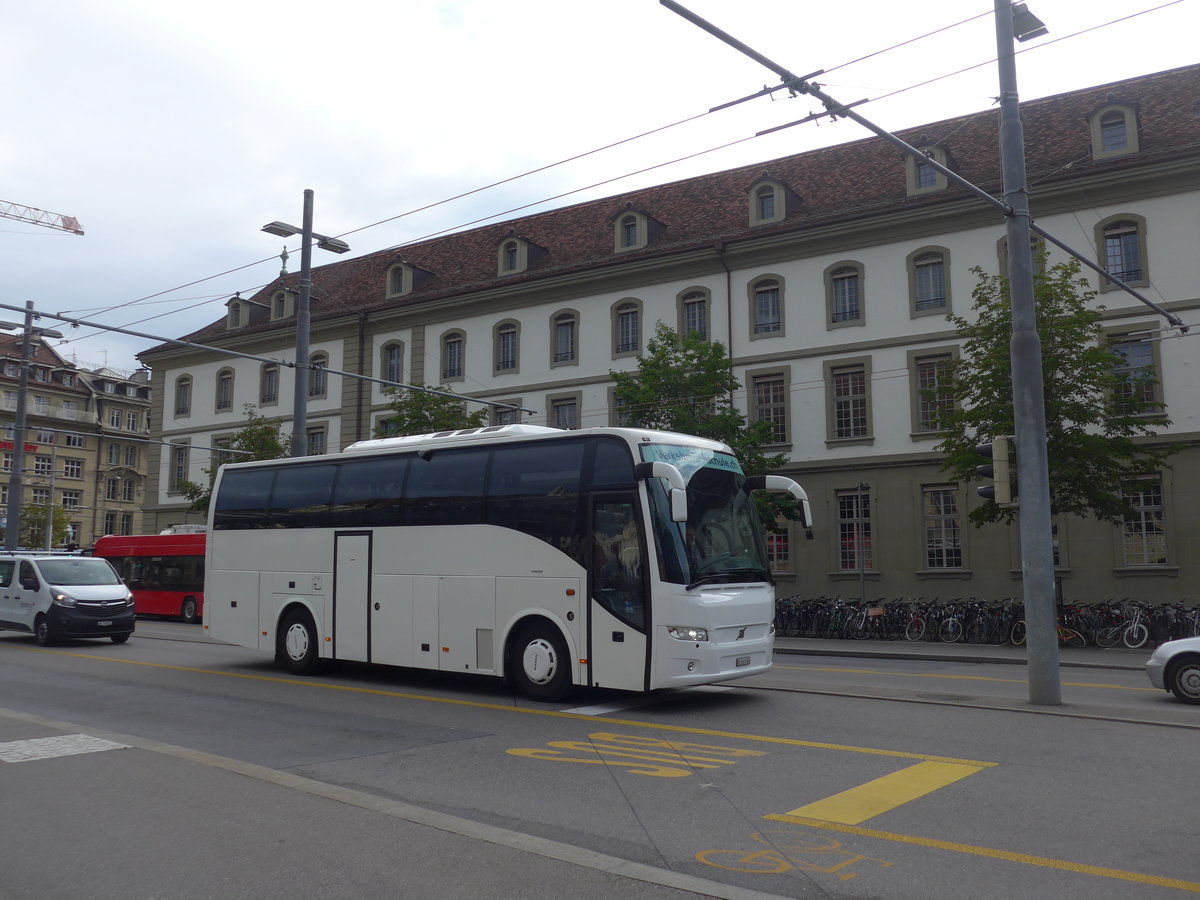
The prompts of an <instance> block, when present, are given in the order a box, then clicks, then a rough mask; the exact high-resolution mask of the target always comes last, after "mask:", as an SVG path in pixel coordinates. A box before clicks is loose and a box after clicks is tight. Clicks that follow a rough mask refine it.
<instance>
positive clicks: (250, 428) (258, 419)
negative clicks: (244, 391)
mask: <svg viewBox="0 0 1200 900" xmlns="http://www.w3.org/2000/svg"><path fill="white" fill-rule="evenodd" d="M244 409H245V414H246V425H244V426H243V427H242V428H241V429H240V430H239V431H237V432H236V433H235V434H234V435H233V436H232V437H231V438H230V439H229V440H228V441H225V442H223V443H222V450H228V451H239V452H228V453H223V452H222V450H215V451H213V459H214V462H215V464H214V465H213V466H212V468H208V469H204V470H203V471H204V473H205V474H206V475H207V476H208V483H207V484H200V483H197V482H195V481H187V480H181V481H180V482H179V492H180V493H181V494H183V497H184V499H185V500H187V501H188V502H190V503H191V507H190V509H192V510H193V511H195V512H207V511H208V503H209V501H210V500H211V499H212V488H213V481H214V480H215V479H216V477H217V469H218V468H219V467H220V464H221V463H226V462H248V461H251V460H258V459H283V458H284V457H287V456H290V455H291V452H292V437H291V436H290V435H285V434H284V433H283V432H282V430H281V426H282V424H283V420H282V419H269V418H267V417H266V416H263V415H261V414H260V413H259V412H258V411H257V410H256V409H255V407H254V404H253V403H247V404H246V405H245V407H244Z"/></svg>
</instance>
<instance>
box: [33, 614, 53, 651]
mask: <svg viewBox="0 0 1200 900" xmlns="http://www.w3.org/2000/svg"><path fill="white" fill-rule="evenodd" d="M33 639H34V640H35V641H37V645H38V646H39V647H49V646H50V645H51V644H52V643H54V637H53V635H51V634H50V620H49V619H47V618H46V617H45V616H44V615H39V616H38V617H37V621H35V622H34V623H33Z"/></svg>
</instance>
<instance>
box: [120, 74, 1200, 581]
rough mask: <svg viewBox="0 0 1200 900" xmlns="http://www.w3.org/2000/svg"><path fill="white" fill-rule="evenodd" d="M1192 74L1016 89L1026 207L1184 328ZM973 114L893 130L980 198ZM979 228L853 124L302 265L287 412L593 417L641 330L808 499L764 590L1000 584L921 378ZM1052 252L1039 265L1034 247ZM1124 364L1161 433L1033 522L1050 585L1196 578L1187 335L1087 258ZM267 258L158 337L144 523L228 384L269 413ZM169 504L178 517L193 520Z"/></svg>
mask: <svg viewBox="0 0 1200 900" xmlns="http://www.w3.org/2000/svg"><path fill="white" fill-rule="evenodd" d="M1198 101H1200V66H1191V67H1185V68H1182V69H1176V70H1172V71H1169V72H1162V73H1158V74H1154V75H1147V76H1145V77H1141V78H1135V79H1131V80H1128V81H1123V82H1119V83H1114V84H1108V85H1101V86H1097V87H1094V88H1090V89H1087V90H1081V91H1076V92H1072V93H1069V94H1063V95H1059V96H1054V97H1048V98H1044V99H1040V100H1032V101H1029V102H1026V103H1024V104H1023V105H1022V119H1023V123H1024V129H1025V138H1026V144H1027V156H1028V163H1027V165H1028V172H1029V182H1030V193H1031V205H1032V210H1033V213H1034V215H1035V217H1036V219H1037V221H1038V222H1039V224H1040V225H1041V226H1043V227H1045V228H1047V229H1049V230H1050V231H1051V232H1052V233H1054V234H1055V235H1057V236H1058V237H1059V238H1060V239H1061V240H1063V241H1065V242H1066V243H1068V244H1070V245H1072V246H1074V247H1076V248H1078V249H1080V250H1081V251H1084V252H1086V253H1088V254H1089V255H1090V256H1091V257H1092V258H1093V259H1097V260H1098V261H1099V262H1100V263H1101V264H1102V265H1104V266H1106V267H1107V268H1108V270H1109V271H1111V272H1114V273H1118V272H1119V273H1120V276H1121V277H1122V278H1123V279H1124V280H1126V281H1127V282H1129V283H1131V284H1132V285H1134V286H1135V287H1137V288H1139V289H1140V290H1142V291H1143V292H1145V293H1146V294H1148V295H1149V296H1152V297H1153V298H1154V299H1155V300H1156V301H1157V302H1158V303H1159V304H1160V305H1161V306H1163V307H1165V308H1167V309H1169V310H1171V311H1172V312H1173V313H1175V314H1176V315H1178V316H1180V317H1182V318H1183V319H1184V320H1185V321H1190V322H1193V323H1197V322H1200V316H1198V315H1197V310H1198V309H1200V277H1198V276H1200V213H1198V210H1200V116H1198V115H1197V102H1198ZM998 115H999V114H998V112H997V111H996V110H988V111H983V112H980V113H977V114H973V115H968V116H962V117H959V118H956V119H951V120H947V121H940V122H933V123H930V124H926V125H921V126H919V127H916V128H912V129H908V130H906V131H904V132H902V133H901V137H903V138H904V139H905V140H907V141H908V142H909V143H911V144H913V145H915V146H917V147H919V148H920V149H922V150H923V151H925V152H926V153H927V154H928V155H929V156H930V157H932V158H933V159H935V160H937V161H939V162H941V163H943V164H944V165H946V166H948V167H949V168H951V169H952V170H954V171H956V172H958V173H959V174H961V175H962V176H963V177H965V178H967V179H968V180H970V181H971V182H972V183H974V184H976V185H978V186H980V187H981V188H983V189H984V190H987V191H989V192H991V193H993V194H999V193H1000V180H1001V179H1000V159H999V149H998V145H999V140H998ZM1004 235H1005V223H1004V221H1003V220H1002V218H1001V217H1000V216H999V214H998V213H997V212H996V211H995V210H994V209H993V208H991V207H989V206H988V205H987V204H985V203H983V202H981V201H980V200H979V199H978V198H976V197H973V196H972V195H970V194H969V193H968V192H967V191H965V190H964V189H962V188H960V187H958V186H956V185H955V184H953V183H948V181H947V179H946V178H945V177H944V176H943V175H941V174H940V173H939V172H938V171H937V170H936V169H934V168H932V167H930V166H927V165H924V164H920V163H918V162H917V161H914V160H913V159H912V158H909V157H906V156H905V155H903V154H902V153H901V152H899V151H898V150H897V149H896V148H895V147H894V146H893V145H891V144H889V143H887V142H885V141H883V140H880V139H878V138H874V137H872V138H867V139H864V140H858V141H854V142H851V143H847V144H842V145H839V146H835V147H830V148H827V149H822V150H815V151H811V152H807V153H801V154H798V155H795V156H790V157H785V158H781V159H773V160H769V161H765V162H763V163H761V164H757V165H753V166H745V167H741V168H738V169H732V170H728V171H723V172H716V173H712V174H710V175H704V176H700V177H695V178H689V179H686V180H684V181H679V182H674V183H670V184H663V185H659V186H656V187H649V188H645V189H642V190H635V191H631V192H629V193H626V194H621V195H618V196H613V197H608V198H605V199H603V200H596V201H591V202H587V203H581V204H577V205H574V206H569V207H565V208H562V209H558V210H553V211H551V212H546V213H539V214H536V215H531V216H528V217H525V218H521V219H515V220H512V221H508V222H504V223H502V224H498V225H491V226H486V227H481V228H476V229H473V230H470V231H465V232H461V233H458V234H452V235H448V236H445V237H439V238H434V239H431V240H427V241H422V242H419V243H415V244H411V245H406V246H403V247H399V248H393V249H388V250H383V251H379V252H374V253H369V254H366V255H364V256H360V257H358V258H355V259H348V260H342V261H338V262H335V263H332V264H330V265H323V266H319V267H317V268H316V269H315V270H314V285H313V303H312V332H311V356H310V360H309V362H310V363H311V364H312V365H314V366H318V367H321V368H325V369H329V370H331V371H330V372H323V371H321V370H320V368H319V369H317V370H314V378H313V380H312V384H311V386H310V391H309V393H310V400H309V406H308V422H307V428H306V432H305V433H304V434H303V435H297V439H300V440H303V441H305V442H306V445H307V447H308V448H309V450H310V452H312V453H335V452H337V451H338V449H340V448H341V447H344V446H346V445H347V444H349V443H350V442H352V441H355V440H359V439H362V438H366V437H370V436H373V433H374V430H375V428H376V425H377V423H378V422H379V421H380V420H381V419H382V418H383V417H385V416H386V413H387V407H386V398H385V396H384V394H383V393H382V389H381V387H380V386H379V385H378V384H376V383H372V382H366V381H361V380H357V379H352V378H344V377H340V376H338V375H336V374H333V371H332V370H340V371H346V372H353V373H361V374H364V375H370V376H373V377H377V378H383V379H389V380H393V381H405V382H407V381H424V382H427V383H433V384H438V383H441V384H447V385H449V386H450V387H451V388H452V389H453V390H456V391H459V392H462V393H464V394H468V395H471V396H474V397H479V398H485V399H489V400H499V401H507V402H511V403H513V404H516V405H519V406H522V407H525V408H528V409H532V410H535V411H536V412H534V413H532V414H524V415H522V416H521V420H522V421H525V422H531V423H536V424H549V425H556V426H560V427H564V428H576V427H587V426H589V425H603V424H612V423H616V422H618V421H619V411H618V410H616V409H615V408H614V404H613V402H612V397H611V388H612V379H611V376H610V374H609V373H610V371H611V370H623V369H630V368H632V367H634V366H635V365H636V363H637V360H638V357H639V354H641V353H642V352H643V351H644V349H645V347H646V340H647V337H648V335H650V334H652V333H653V329H654V326H655V323H656V322H658V321H662V322H665V323H667V324H668V325H671V326H672V327H674V328H676V329H678V330H689V331H698V332H699V333H700V334H702V335H703V336H704V337H705V338H707V339H708V340H713V341H720V342H722V343H723V344H724V345H725V346H726V347H727V348H728V351H729V353H730V355H731V357H732V359H733V361H734V366H735V372H736V374H737V376H738V378H739V379H740V381H741V383H742V384H743V386H744V390H743V391H742V392H741V393H740V394H739V395H738V396H737V397H736V398H735V399H736V401H737V402H738V403H739V405H740V406H741V408H742V409H743V410H745V411H746V412H747V413H748V414H749V415H750V416H752V417H755V418H760V419H768V420H770V421H771V422H772V423H773V425H774V426H775V436H776V443H775V445H774V446H773V447H772V448H771V449H772V450H774V451H777V452H781V453H784V454H786V455H787V457H788V460H789V462H788V465H787V467H786V469H785V471H786V472H787V473H788V474H791V475H792V476H794V477H795V478H797V479H798V480H800V481H801V482H802V483H803V484H804V485H805V487H806V488H807V490H808V493H809V495H810V497H811V498H812V499H813V502H814V507H815V510H816V513H817V517H818V519H817V528H816V530H815V540H813V541H811V542H807V541H804V540H803V539H802V535H800V534H797V533H792V534H789V535H786V536H784V537H783V538H782V539H779V540H776V541H774V542H773V544H772V553H773V555H774V566H775V568H776V571H777V576H778V580H779V591H780V592H781V593H785V594H786V593H792V592H800V593H806V594H843V595H857V593H858V590H859V584H858V582H859V579H863V580H865V581H867V582H868V585H867V588H866V590H867V592H868V594H869V595H871V596H880V595H886V596H900V595H904V596H918V595H925V596H935V595H939V596H943V597H946V596H963V595H975V596H981V597H1002V596H1010V595H1014V594H1018V593H1019V592H1020V587H1021V585H1020V578H1019V572H1020V561H1019V559H1018V556H1017V546H1018V545H1017V541H1016V539H1015V529H1009V528H1006V527H1003V526H988V527H985V528H983V529H980V530H977V529H975V528H973V527H972V526H971V525H970V524H969V523H968V522H967V520H966V514H967V512H968V511H969V510H970V509H971V508H972V506H973V505H974V504H976V503H978V502H980V501H979V499H978V498H977V496H976V494H975V491H974V489H973V486H971V485H967V484H961V483H955V482H953V481H950V480H949V479H948V478H947V476H946V475H945V473H943V472H942V471H941V469H940V466H939V462H940V460H939V456H938V454H937V452H936V451H935V450H934V447H935V445H936V443H937V440H938V433H937V431H936V428H935V422H936V417H935V410H934V409H931V408H930V406H929V402H930V401H928V400H927V399H925V397H924V395H923V394H922V392H921V387H922V385H923V384H927V383H929V380H930V379H931V378H936V373H937V372H938V369H939V366H942V365H944V362H945V360H947V359H949V358H952V357H953V356H954V355H955V354H957V353H958V352H959V339H958V337H957V335H956V333H955V331H954V330H953V329H952V328H951V327H950V326H949V324H948V323H947V320H946V316H947V314H948V313H952V312H953V313H956V314H962V315H969V314H970V307H971V292H972V288H973V286H974V283H975V276H974V275H973V274H972V271H971V270H972V268H973V267H981V268H983V269H984V270H985V271H988V272H993V273H995V272H998V271H1001V269H1002V265H1003V264H1002V259H1003V254H1004ZM1050 258H1051V261H1058V260H1061V259H1063V258H1064V256H1063V254H1062V253H1061V252H1060V251H1058V250H1057V249H1056V248H1053V247H1051V248H1050ZM1089 277H1090V279H1091V282H1092V284H1093V285H1094V286H1095V287H1096V288H1097V290H1098V291H1099V294H1098V297H1099V301H1100V302H1102V303H1103V305H1104V307H1105V308H1104V312H1103V316H1104V325H1105V327H1106V328H1107V329H1108V331H1109V332H1110V334H1111V335H1112V336H1113V338H1114V340H1116V341H1117V343H1118V345H1119V346H1120V349H1121V350H1122V352H1123V354H1124V357H1125V359H1126V360H1127V361H1128V363H1129V366H1130V367H1131V369H1136V370H1146V371H1153V373H1154V374H1155V375H1156V376H1157V378H1158V387H1157V391H1158V397H1159V398H1160V399H1161V400H1163V401H1164V402H1165V403H1166V407H1167V411H1168V413H1169V415H1170V416H1171V419H1172V422H1173V424H1172V425H1171V426H1169V427H1167V428H1164V429H1162V430H1161V432H1160V435H1159V438H1158V439H1157V440H1160V441H1162V442H1171V443H1177V444H1181V445H1183V446H1184V447H1185V449H1184V450H1183V451H1182V452H1180V453H1178V454H1177V455H1176V456H1175V457H1174V462H1173V467H1172V468H1171V469H1164V470H1163V471H1162V472H1161V473H1160V474H1159V476H1158V477H1156V478H1153V479H1150V480H1147V481H1144V482H1140V483H1138V484H1131V485H1129V497H1130V499H1131V501H1132V502H1133V505H1134V514H1132V515H1131V516H1130V517H1129V518H1128V520H1127V521H1126V522H1124V523H1123V524H1121V525H1112V524H1108V523H1098V522H1096V521H1093V520H1083V519H1075V518H1068V517H1059V518H1058V520H1057V521H1056V522H1055V527H1056V536H1057V537H1056V560H1057V564H1058V575H1059V577H1060V580H1061V584H1062V589H1063V592H1064V594H1065V595H1066V596H1067V597H1070V598H1073V599H1079V600H1086V599H1105V598H1108V597H1111V596H1116V597H1122V596H1133V597H1137V598H1142V599H1145V600H1150V601H1165V600H1179V599H1184V600H1188V601H1192V600H1195V599H1197V588H1196V585H1197V583H1198V582H1197V574H1198V571H1200V570H1198V566H1200V539H1198V538H1200V502H1197V498H1196V496H1195V493H1196V490H1197V489H1196V487H1195V485H1196V484H1197V481H1198V478H1197V475H1198V474H1200V443H1198V439H1200V367H1198V366H1197V365H1196V364H1195V362H1194V360H1193V358H1192V357H1193V356H1194V353H1192V352H1191V350H1192V348H1193V344H1192V343H1191V340H1192V338H1191V337H1190V336H1183V335H1182V334H1181V333H1180V332H1179V331H1178V330H1175V329H1172V328H1171V327H1169V326H1168V325H1167V323H1166V322H1165V321H1164V318H1163V317H1162V316H1161V315H1159V314H1157V313H1155V312H1154V311H1152V310H1151V309H1149V308H1148V307H1146V306H1145V305H1143V304H1142V303H1140V302H1138V301H1137V300H1135V299H1134V298H1132V297H1130V296H1129V295H1127V294H1125V293H1124V292H1122V291H1120V290H1118V289H1116V288H1115V285H1113V284H1112V283H1110V282H1109V281H1108V280H1107V279H1104V278H1103V277H1101V276H1097V275H1090V276H1089ZM296 282H297V278H296V276H295V275H294V274H292V275H287V276H283V277H281V278H280V279H278V280H277V281H276V282H274V283H272V284H271V285H269V286H268V287H266V288H264V289H263V290H262V291H260V292H259V293H258V294H256V295H255V296H253V297H250V298H242V297H235V298H232V299H230V300H229V302H228V304H227V311H226V314H225V315H224V316H222V317H221V319H220V320H218V321H215V322H213V323H212V324H211V325H209V326H208V327H206V328H204V329H201V330H200V331H198V332H196V333H194V334H191V335H187V336H186V338H187V339H188V340H190V341H195V342H199V343H203V344H205V345H208V347H211V348H213V349H211V350H210V349H203V350H202V349H197V348H180V347H174V346H160V347H156V348H153V349H152V350H149V351H147V352H145V353H143V354H142V356H141V359H142V360H143V361H144V362H145V363H146V364H147V365H149V366H150V367H151V368H152V370H153V397H154V412H153V417H152V419H153V423H154V432H155V437H156V438H157V437H161V439H162V440H163V441H164V442H167V446H166V447H165V449H163V450H162V451H161V452H160V451H158V450H154V451H152V452H153V453H154V454H155V457H154V458H153V459H152V460H151V467H150V478H149V486H148V489H147V506H146V522H147V524H148V525H149V526H151V527H153V528H155V529H157V528H161V527H165V526H167V525H171V524H176V523H180V522H183V521H185V515H186V514H185V504H184V503H183V501H182V497H181V495H180V494H179V492H178V490H177V485H178V482H179V481H180V479H183V478H187V479H190V480H199V479H202V478H204V475H203V469H205V468H206V467H209V466H211V464H212V451H211V449H210V448H212V447H213V446H215V445H219V444H220V442H221V441H222V439H224V438H227V437H228V436H229V435H230V434H232V433H233V432H234V431H236V430H237V429H238V428H239V427H240V425H241V424H243V423H244V421H245V418H244V411H243V410H244V407H245V405H246V404H252V405H254V406H255V407H257V408H258V409H259V410H260V411H261V412H263V413H265V414H267V415H278V416H281V417H283V418H284V419H285V420H286V419H290V413H291V397H292V380H291V372H292V370H291V369H290V368H288V367H286V366H282V367H281V366H279V365H278V364H276V363H273V362H266V361H255V360H253V359H246V358H244V357H234V356H224V355H221V354H220V353H218V352H215V350H216V348H226V349H230V350H235V351H238V352H239V353H242V354H252V355H257V356H261V357H263V358H266V359H279V360H291V359H292V348H294V346H295V311H294V300H293V298H294V289H295V286H296ZM191 521H196V517H195V514H192V517H191Z"/></svg>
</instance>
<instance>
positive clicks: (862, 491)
mask: <svg viewBox="0 0 1200 900" xmlns="http://www.w3.org/2000/svg"><path fill="white" fill-rule="evenodd" d="M837 509H838V569H839V570H840V571H842V572H859V571H864V570H867V569H873V568H874V567H875V561H874V556H873V553H872V550H873V548H872V546H871V492H870V491H869V490H868V489H867V488H866V486H860V487H858V488H856V489H854V490H847V491H838V492H837Z"/></svg>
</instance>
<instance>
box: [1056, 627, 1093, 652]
mask: <svg viewBox="0 0 1200 900" xmlns="http://www.w3.org/2000/svg"><path fill="white" fill-rule="evenodd" d="M1058 642H1059V643H1060V644H1062V645H1063V646H1064V647H1076V648H1079V647H1086V646H1087V638H1085V637H1084V636H1083V635H1082V634H1080V633H1079V632H1078V631H1076V630H1075V629H1074V628H1067V627H1066V626H1065V625H1063V626H1059V629H1058Z"/></svg>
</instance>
